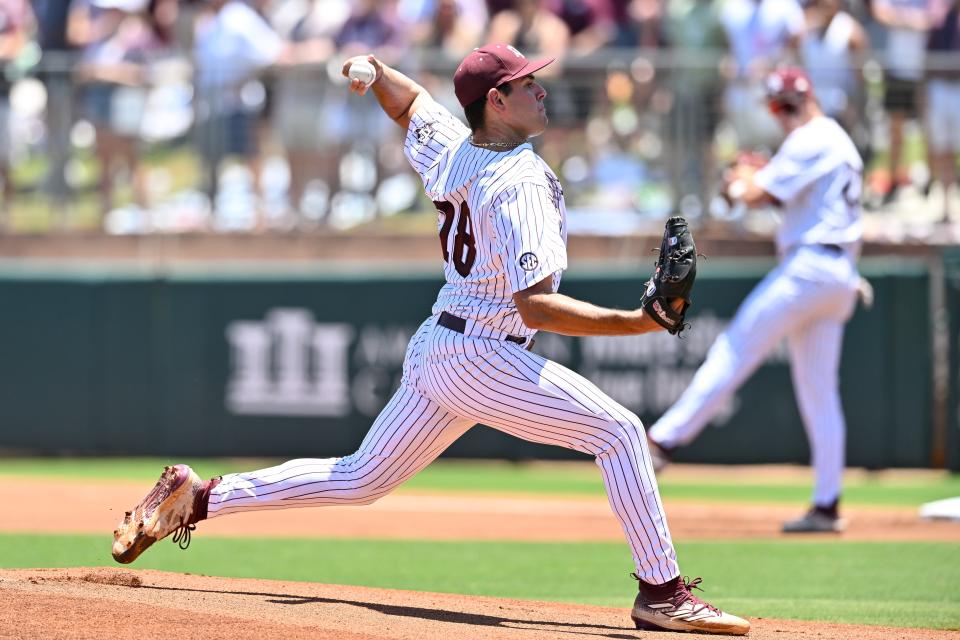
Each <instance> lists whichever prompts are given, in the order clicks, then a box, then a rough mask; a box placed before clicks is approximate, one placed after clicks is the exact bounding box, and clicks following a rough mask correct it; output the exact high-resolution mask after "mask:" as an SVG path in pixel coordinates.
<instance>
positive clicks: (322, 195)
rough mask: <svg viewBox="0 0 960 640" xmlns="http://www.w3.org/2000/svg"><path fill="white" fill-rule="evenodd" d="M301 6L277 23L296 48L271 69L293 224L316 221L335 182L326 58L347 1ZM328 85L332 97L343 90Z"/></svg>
mask: <svg viewBox="0 0 960 640" xmlns="http://www.w3.org/2000/svg"><path fill="white" fill-rule="evenodd" d="M296 4H299V3H296ZM304 8H305V9H306V11H305V12H303V13H300V14H299V15H296V16H291V17H289V18H288V21H289V23H290V24H289V26H287V27H284V26H281V25H278V30H280V29H283V31H281V34H282V35H283V36H284V37H285V38H286V39H287V40H288V41H289V42H291V43H293V45H294V46H295V47H296V50H297V53H296V55H295V59H296V63H295V64H292V65H290V66H289V67H285V68H282V69H278V70H277V71H276V74H277V77H276V84H275V90H276V105H275V109H274V114H273V115H274V123H273V124H274V127H275V130H276V132H277V135H278V137H279V140H280V143H281V145H282V146H283V149H284V152H285V153H286V157H287V164H288V165H289V169H290V204H291V207H292V208H293V210H294V211H295V212H296V214H297V215H296V224H297V225H298V226H309V225H311V224H316V223H317V222H318V221H319V220H320V219H321V218H322V217H323V216H324V215H325V214H326V212H327V210H328V207H329V202H330V197H331V196H332V195H333V194H334V193H336V192H337V191H338V190H339V188H340V179H339V173H340V171H339V167H340V149H339V147H338V136H337V135H336V132H335V129H334V123H333V122H331V120H330V118H329V117H328V113H329V110H328V108H327V106H328V104H329V103H330V102H331V93H330V90H331V87H333V85H332V84H331V80H330V77H329V75H328V73H327V67H326V62H327V61H328V60H329V59H330V58H331V56H332V55H333V54H335V53H336V50H337V47H336V43H335V38H336V35H337V34H338V33H339V32H340V29H341V28H342V27H343V25H344V23H345V22H346V21H347V18H349V17H350V3H349V2H348V0H312V1H311V2H309V3H308V4H307V5H306V7H304ZM338 71H339V69H338ZM334 89H336V90H335V91H334V92H333V99H334V100H337V99H339V96H341V95H342V94H343V93H344V92H343V91H341V90H340V89H339V88H336V87H334Z"/></svg>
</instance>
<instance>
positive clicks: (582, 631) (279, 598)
mask: <svg viewBox="0 0 960 640" xmlns="http://www.w3.org/2000/svg"><path fill="white" fill-rule="evenodd" d="M139 588H140V589H156V590H158V591H185V592H193V593H219V594H223V595H237V596H250V597H257V598H264V599H265V601H266V602H269V603H272V604H280V605H309V604H345V605H350V606H354V607H363V608H364V609H369V610H371V611H376V612H378V613H382V614H384V615H388V616H399V617H404V618H420V619H423V620H432V621H435V622H449V623H453V624H468V625H474V626H480V627H504V628H508V629H532V628H537V629H542V630H552V631H554V632H556V633H574V634H577V635H588V636H599V637H602V638H611V639H612V640H636V639H637V637H638V636H635V635H628V634H625V633H603V630H610V631H614V630H615V631H621V632H622V631H626V629H624V628H622V627H611V626H609V625H601V624H586V623H574V622H557V621H555V620H519V619H516V618H504V617H501V616H491V615H484V614H481V613H466V612H463V611H449V610H446V609H427V608H424V607H406V606H402V605H395V604H384V603H379V602H363V601H358V600H340V599H337V598H323V597H318V596H297V595H292V594H284V593H261V592H256V591H226V590H222V589H188V588H185V587H160V586H154V585H143V586H141V587H139ZM593 630H596V631H593Z"/></svg>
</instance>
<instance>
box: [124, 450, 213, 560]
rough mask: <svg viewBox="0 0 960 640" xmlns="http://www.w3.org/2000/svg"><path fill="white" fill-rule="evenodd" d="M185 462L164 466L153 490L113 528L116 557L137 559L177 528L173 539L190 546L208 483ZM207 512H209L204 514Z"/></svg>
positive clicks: (183, 545)
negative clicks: (191, 535) (191, 533)
mask: <svg viewBox="0 0 960 640" xmlns="http://www.w3.org/2000/svg"><path fill="white" fill-rule="evenodd" d="M209 484H210V483H205V482H204V481H203V480H201V479H200V476H198V475H197V474H196V473H194V472H193V469H191V468H190V467H188V466H187V465H185V464H178V465H174V466H172V467H164V469H163V474H162V475H161V476H160V479H159V480H157V484H155V485H154V486H153V489H151V490H150V493H148V494H147V495H146V497H144V499H143V500H141V501H140V503H139V504H138V505H137V506H135V507H134V508H133V510H132V511H127V512H126V513H125V514H124V517H123V520H122V521H121V522H120V524H119V525H118V526H117V528H116V529H115V530H114V532H113V559H114V560H116V561H117V562H121V563H123V564H128V563H130V562H133V561H134V560H136V559H137V558H138V557H139V556H140V554H141V553H143V552H144V551H146V550H147V548H148V547H150V545H152V544H153V543H154V542H156V541H157V540H162V539H163V538H166V537H167V536H168V535H170V534H171V533H174V532H176V535H174V538H173V541H174V542H177V543H179V544H180V548H182V549H186V548H187V546H188V545H189V544H190V532H191V531H192V530H193V529H194V528H195V527H194V524H193V523H195V522H197V520H200V519H202V518H201V517H200V513H201V511H205V509H201V508H200V507H201V505H200V504H199V503H200V502H201V499H202V498H204V497H206V495H209V490H207V491H205V489H208V485H209ZM204 515H205V514H204Z"/></svg>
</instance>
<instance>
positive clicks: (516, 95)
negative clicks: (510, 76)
mask: <svg viewBox="0 0 960 640" xmlns="http://www.w3.org/2000/svg"><path fill="white" fill-rule="evenodd" d="M510 84H511V86H512V90H511V91H510V95H508V96H503V102H504V104H506V105H507V109H506V111H505V112H504V120H505V121H506V122H507V123H508V124H509V125H511V126H512V127H513V128H514V129H516V130H518V131H521V132H523V133H525V134H526V135H527V136H536V135H539V134H541V133H543V131H544V129H546V128H547V107H546V105H545V104H544V98H546V97H547V91H546V90H545V89H544V88H543V86H541V85H540V83H539V82H537V81H536V79H534V77H533V76H532V75H529V76H524V77H523V78H517V79H516V80H511V81H510ZM501 95H503V94H502V93H501Z"/></svg>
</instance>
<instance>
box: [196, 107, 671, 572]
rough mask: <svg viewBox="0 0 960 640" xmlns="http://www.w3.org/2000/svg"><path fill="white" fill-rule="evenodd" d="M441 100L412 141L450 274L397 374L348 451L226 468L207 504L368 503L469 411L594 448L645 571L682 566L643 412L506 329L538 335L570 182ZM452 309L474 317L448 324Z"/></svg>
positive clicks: (517, 429) (506, 426)
mask: <svg viewBox="0 0 960 640" xmlns="http://www.w3.org/2000/svg"><path fill="white" fill-rule="evenodd" d="M468 138H469V131H468V130H467V128H466V127H465V126H464V125H463V124H461V123H460V122H459V121H458V120H457V119H456V118H454V117H453V116H452V115H451V114H450V113H449V112H448V111H447V110H446V109H443V108H442V107H440V106H439V105H430V106H429V107H425V108H421V109H418V111H417V113H416V114H415V115H414V117H413V118H412V119H411V122H410V127H409V130H408V135H407V141H406V145H405V153H406V155H407V158H408V159H409V160H410V162H411V164H412V165H413V166H414V168H416V169H417V171H418V172H419V173H420V176H421V177H422V178H423V183H424V188H425V189H426V192H427V194H428V195H429V197H430V198H431V199H432V200H433V201H434V203H435V204H436V206H437V210H438V211H439V213H440V225H439V227H440V229H439V231H440V241H441V249H442V252H443V258H444V263H445V265H444V270H445V273H446V278H447V283H446V284H445V285H444V287H443V288H442V289H441V291H440V295H439V297H438V298H437V302H436V304H435V305H434V307H433V315H431V316H430V317H429V318H427V319H426V320H425V321H424V322H423V324H421V325H420V328H419V329H418V330H417V332H416V333H415V334H414V336H413V338H412V339H411V340H410V344H409V346H408V347H407V353H406V357H405V358H404V364H403V378H402V379H401V382H400V388H399V389H397V391H396V393H395V394H394V396H393V398H391V400H390V402H389V403H388V404H387V406H386V407H384V409H383V411H381V412H380V415H379V416H377V419H376V420H375V421H374V423H373V426H372V427H371V429H370V431H369V433H367V435H366V437H365V438H364V440H363V443H362V444H361V445H360V448H359V449H358V450H357V451H356V452H355V453H353V454H351V455H348V456H344V457H340V458H326V459H301V460H291V461H290V462H287V463H285V464H282V465H280V466H277V467H271V468H268V469H261V470H259V471H252V472H250V473H242V474H227V475H225V476H223V478H222V481H221V482H220V484H219V485H217V486H216V487H214V488H213V489H212V490H211V492H210V502H209V505H208V517H211V518H213V517H217V516H221V515H227V514H230V513H235V512H241V511H247V510H254V509H285V508H290V507H300V506H323V505H346V504H356V505H359V504H369V503H371V502H373V501H375V500H377V499H379V498H380V497H382V496H384V495H386V494H388V493H389V492H390V491H392V490H393V489H394V488H396V487H397V486H399V485H400V484H401V483H403V482H404V481H405V480H406V479H408V478H410V477H411V476H413V475H414V474H415V473H417V472H418V471H420V470H421V469H423V468H424V467H425V466H427V465H428V464H430V462H431V461H432V460H434V459H435V458H436V457H437V456H439V455H440V454H441V453H442V452H443V450H444V449H446V448H447V447H449V446H450V445H451V444H452V443H453V442H454V441H455V440H456V439H457V438H459V437H460V436H461V435H463V434H464V433H465V432H466V431H467V430H468V429H470V428H471V427H472V426H473V425H474V424H476V423H478V422H482V423H484V424H486V425H487V426H490V427H492V428H494V429H498V430H500V431H503V432H504V433H509V434H511V435H513V436H516V437H518V438H523V439H525V440H529V441H532V442H539V443H543V444H550V445H554V446H560V447H567V448H569V449H574V450H577V451H582V452H585V453H589V454H591V455H593V456H594V457H595V459H596V462H597V466H599V467H600V471H601V474H602V477H603V481H604V485H605V486H606V489H607V496H608V498H609V501H610V506H611V508H612V509H613V512H614V514H615V515H616V517H617V519H618V520H619V521H620V524H621V526H622V527H623V532H624V535H625V537H626V538H627V541H628V543H629V545H630V550H631V553H632V555H633V559H634V565H635V566H636V569H637V575H639V576H641V578H642V579H643V580H645V581H647V582H650V583H655V584H660V583H663V582H666V581H667V580H670V579H671V578H674V577H676V576H677V575H679V567H678V565H677V556H676V552H675V550H674V548H673V543H672V541H671V538H670V531H669V529H668V527H667V522H666V517H665V515H664V513H663V505H662V504H661V502H660V495H659V492H658V489H657V481H656V478H655V477H654V474H653V468H652V465H651V462H650V454H649V451H648V449H647V445H646V437H645V435H644V431H643V425H642V424H641V423H640V419H639V418H638V417H637V416H636V415H635V414H633V413H631V412H630V411H628V410H627V409H625V408H624V407H623V406H621V405H620V404H618V403H617V402H615V401H614V400H613V399H611V398H610V397H609V396H607V395H606V394H605V393H603V392H602V391H601V390H600V389H598V388H597V387H596V385H594V384H593V383H591V382H590V381H589V380H587V379H585V378H583V377H582V376H580V375H578V374H577V373H575V372H574V371H571V370H569V369H567V368H566V367H563V366H562V365H559V364H557V363H555V362H551V361H549V360H547V359H546V358H543V357H542V356H539V355H537V354H534V353H531V352H530V351H527V350H525V349H524V348H523V347H522V346H520V345H519V344H517V343H516V341H511V340H506V339H504V338H506V337H507V336H510V335H512V336H529V335H532V334H533V331H532V330H530V329H529V328H527V327H526V326H524V324H523V322H522V320H521V317H520V315H519V313H518V312H517V309H516V307H515V305H514V303H513V299H512V295H513V293H514V292H516V291H521V290H523V289H526V288H528V287H530V286H531V285H533V284H536V283H537V282H540V281H541V280H543V279H544V278H546V277H547V276H549V275H551V274H552V275H553V276H554V280H553V283H554V286H555V287H556V286H557V285H558V284H559V281H560V275H561V272H562V271H563V269H564V268H566V266H567V257H566V236H565V230H564V228H565V224H564V222H565V220H564V206H563V192H562V190H561V189H560V185H559V182H558V181H557V179H556V177H555V176H554V175H553V173H552V172H551V171H550V169H549V168H548V167H547V166H546V165H545V164H544V163H543V161H542V160H541V159H540V158H539V157H537V155H536V154H535V153H534V152H533V150H532V149H531V148H530V145H528V144H524V145H520V146H519V147H517V148H515V149H512V150H510V151H505V152H502V153H497V152H494V151H489V150H486V149H481V148H479V147H475V146H473V145H472V144H470V142H469V139H468ZM443 311H446V312H448V313H450V314H453V315H455V316H458V317H460V318H463V319H464V320H466V329H465V331H463V332H460V331H459V329H458V328H451V327H449V326H448V325H444V324H440V322H439V318H440V313H441V312H443Z"/></svg>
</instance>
